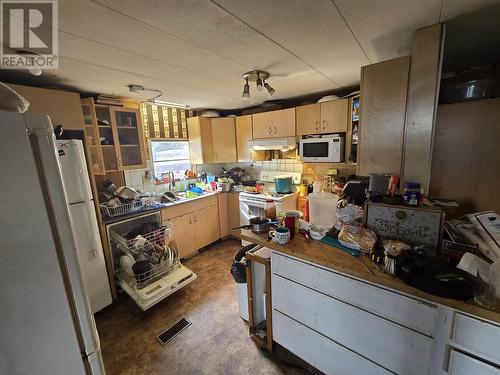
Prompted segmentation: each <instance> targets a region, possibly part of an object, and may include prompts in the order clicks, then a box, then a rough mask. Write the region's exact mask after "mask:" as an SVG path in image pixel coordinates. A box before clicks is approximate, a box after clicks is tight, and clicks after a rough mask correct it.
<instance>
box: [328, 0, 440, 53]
mask: <svg viewBox="0 0 500 375" xmlns="http://www.w3.org/2000/svg"><path fill="white" fill-rule="evenodd" d="M332 1H334V2H335V4H337V6H338V8H339V10H340V12H341V13H342V15H343V16H344V18H345V19H346V21H347V23H348V24H349V26H350V27H351V29H352V31H353V32H354V35H355V36H356V38H357V39H358V40H359V42H360V44H361V46H362V47H363V49H364V50H365V51H366V53H367V54H368V56H369V57H370V60H371V61H372V63H375V62H379V61H384V60H388V59H392V58H395V57H399V56H404V55H407V54H409V52H410V42H411V35H412V33H413V31H415V30H417V29H420V28H423V27H425V26H429V25H432V24H435V23H437V22H438V21H439V13H440V10H441V2H442V0H419V1H415V0H382V1H365V0H332Z"/></svg>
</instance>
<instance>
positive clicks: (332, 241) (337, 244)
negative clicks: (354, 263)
mask: <svg viewBox="0 0 500 375" xmlns="http://www.w3.org/2000/svg"><path fill="white" fill-rule="evenodd" d="M321 242H323V243H325V244H327V245H330V246H333V247H335V248H336V249H338V250H342V251H345V252H346V253H348V254H351V255H352V256H355V257H357V256H359V254H360V252H359V250H355V249H350V248H348V247H347V246H344V245H342V244H341V243H340V242H339V240H338V239H337V238H333V237H330V236H325V237H323V238H322V239H321Z"/></svg>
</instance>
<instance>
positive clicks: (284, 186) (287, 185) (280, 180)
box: [274, 176, 293, 194]
mask: <svg viewBox="0 0 500 375" xmlns="http://www.w3.org/2000/svg"><path fill="white" fill-rule="evenodd" d="M274 189H275V190H276V193H278V194H290V193H291V192H292V191H293V178H292V177H291V176H276V177H275V178H274Z"/></svg>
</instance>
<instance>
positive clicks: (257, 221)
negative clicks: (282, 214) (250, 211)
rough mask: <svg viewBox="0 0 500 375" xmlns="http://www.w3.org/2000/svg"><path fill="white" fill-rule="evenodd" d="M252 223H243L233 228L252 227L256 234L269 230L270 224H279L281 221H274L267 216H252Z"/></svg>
mask: <svg viewBox="0 0 500 375" xmlns="http://www.w3.org/2000/svg"><path fill="white" fill-rule="evenodd" d="M249 222H250V224H247V225H241V226H239V227H236V228H233V230H234V229H240V228H245V229H250V230H251V231H252V232H254V233H255V234H260V233H265V232H267V231H268V230H269V226H271V225H272V224H278V223H279V221H272V220H271V219H269V218H267V217H261V216H257V217H252V218H251V219H250V220H249Z"/></svg>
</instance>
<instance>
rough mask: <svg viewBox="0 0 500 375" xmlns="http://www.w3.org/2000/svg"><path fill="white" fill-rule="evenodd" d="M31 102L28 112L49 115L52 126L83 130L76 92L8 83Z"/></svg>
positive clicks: (78, 96)
mask: <svg viewBox="0 0 500 375" xmlns="http://www.w3.org/2000/svg"><path fill="white" fill-rule="evenodd" d="M8 86H9V87H10V88H11V89H12V90H14V91H16V92H17V93H18V94H20V95H21V96H23V97H24V98H25V99H26V100H27V101H28V102H29V103H30V106H29V108H28V113H36V114H40V115H48V116H49V117H50V121H51V122H52V126H53V127H54V128H55V127H56V126H58V125H62V127H63V129H66V130H83V113H82V107H81V106H80V95H78V94H77V93H74V92H69V91H62V90H51V89H42V88H39V87H29V86H20V85H13V84H10V83H9V84H8Z"/></svg>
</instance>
